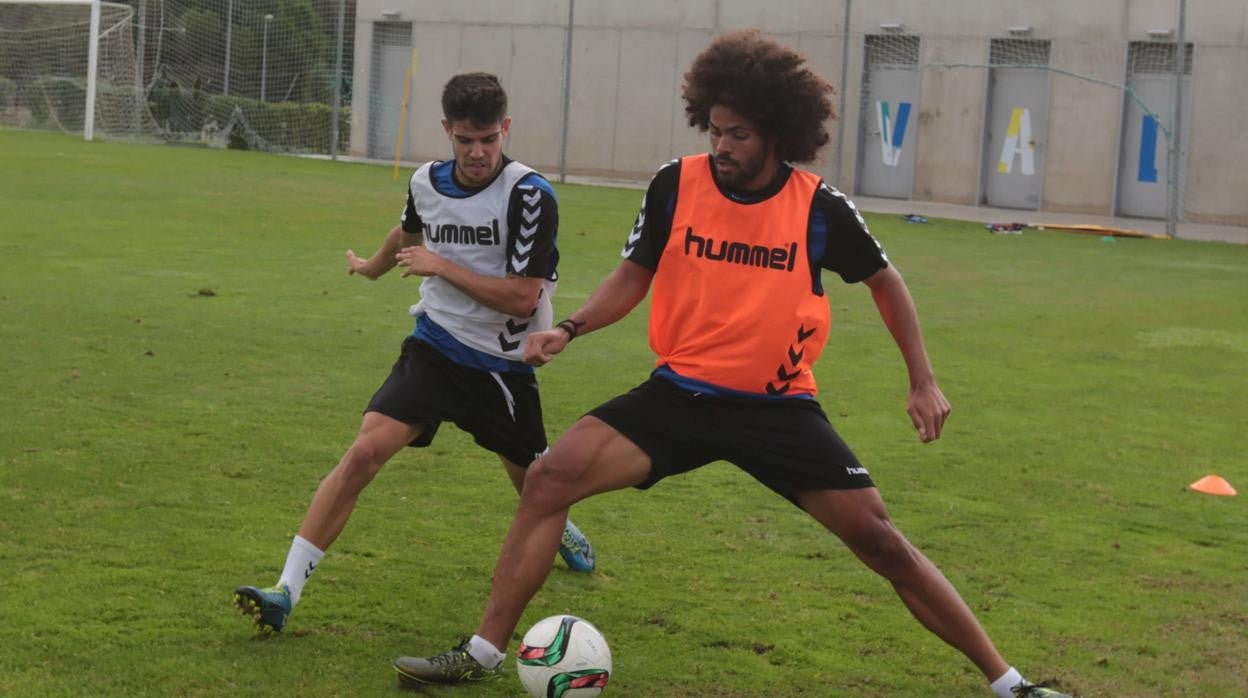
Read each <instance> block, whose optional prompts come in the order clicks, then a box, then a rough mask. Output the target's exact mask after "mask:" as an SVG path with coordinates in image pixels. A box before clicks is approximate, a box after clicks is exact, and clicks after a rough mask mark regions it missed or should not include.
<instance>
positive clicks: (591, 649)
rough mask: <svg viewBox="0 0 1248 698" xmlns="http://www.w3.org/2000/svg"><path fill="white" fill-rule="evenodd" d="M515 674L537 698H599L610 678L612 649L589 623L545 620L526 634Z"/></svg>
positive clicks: (563, 618) (561, 618) (554, 618)
mask: <svg viewBox="0 0 1248 698" xmlns="http://www.w3.org/2000/svg"><path fill="white" fill-rule="evenodd" d="M516 673H517V674H519V675H520V683H522V684H524V688H525V690H527V691H528V692H529V695H531V696H533V697H534V698H581V697H582V696H596V695H599V694H601V693H602V691H603V689H605V688H606V687H607V680H608V679H610V678H611V648H610V647H608V646H607V639H606V638H605V637H603V636H602V633H601V632H599V631H598V628H595V627H594V626H593V624H591V623H590V622H589V621H586V620H584V619H582V618H577V617H576V616H551V617H549V618H543V619H542V620H540V621H538V622H537V623H535V624H534V625H533V627H532V628H529V632H527V633H525V634H524V640H523V641H522V642H521V643H520V650H519V652H517V653H516Z"/></svg>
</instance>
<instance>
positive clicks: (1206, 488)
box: [1188, 475, 1237, 497]
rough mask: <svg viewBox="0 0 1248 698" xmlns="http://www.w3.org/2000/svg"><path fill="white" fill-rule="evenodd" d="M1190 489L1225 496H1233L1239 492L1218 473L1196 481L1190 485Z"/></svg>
mask: <svg viewBox="0 0 1248 698" xmlns="http://www.w3.org/2000/svg"><path fill="white" fill-rule="evenodd" d="M1188 488H1189V489H1193V490H1195V491H1197V492H1204V493H1205V494H1217V495H1222V496H1224V497H1233V496H1235V495H1236V494H1237V492H1235V488H1234V487H1231V483H1229V482H1227V481H1226V480H1223V479H1222V478H1220V477H1218V476H1217V475H1206V476H1204V477H1202V478H1200V479H1199V480H1197V481H1196V482H1193V483H1192V484H1190V485H1188Z"/></svg>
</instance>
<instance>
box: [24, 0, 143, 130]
mask: <svg viewBox="0 0 1248 698" xmlns="http://www.w3.org/2000/svg"><path fill="white" fill-rule="evenodd" d="M133 15H134V10H133V8H131V7H130V6H128V5H125V4H121V3H118V2H104V1H103V0H0V123H2V124H5V125H10V126H19V127H35V128H49V129H55V130H60V131H63V132H65V133H81V134H82V136H83V138H85V139H86V140H92V139H93V138H94V137H95V134H96V132H97V130H98V131H99V132H102V133H104V134H107V135H109V136H116V137H126V136H142V135H154V134H155V133H156V128H155V123H154V122H153V120H152V117H151V114H150V112H149V111H148V108H147V100H146V98H145V95H144V90H143V85H142V82H141V80H140V77H139V68H138V62H137V59H136V56H135V47H134V41H133V36H132V32H131V26H132V25H131V19H132V17H133Z"/></svg>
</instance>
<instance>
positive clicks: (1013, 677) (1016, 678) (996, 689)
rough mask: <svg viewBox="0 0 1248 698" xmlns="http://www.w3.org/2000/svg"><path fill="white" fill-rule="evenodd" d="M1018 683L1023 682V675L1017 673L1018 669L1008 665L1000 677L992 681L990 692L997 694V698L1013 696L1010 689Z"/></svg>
mask: <svg viewBox="0 0 1248 698" xmlns="http://www.w3.org/2000/svg"><path fill="white" fill-rule="evenodd" d="M1020 683H1023V675H1022V674H1020V673H1018V669H1015V668H1014V667H1010V670H1009V671H1007V672H1005V673H1004V674H1002V675H1001V678H999V679H997V680H996V681H993V682H992V692H993V693H995V694H997V698H1014V692H1013V691H1011V690H1010V689H1011V688H1014V687H1015V686H1017V685H1019V684H1020Z"/></svg>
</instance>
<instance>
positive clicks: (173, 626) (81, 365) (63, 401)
mask: <svg viewBox="0 0 1248 698" xmlns="http://www.w3.org/2000/svg"><path fill="white" fill-rule="evenodd" d="M403 188H404V182H402V181H400V182H395V181H393V180H392V178H391V172H390V169H389V168H381V167H371V166H364V165H347V164H335V163H329V162H321V161H312V160H301V159H293V158H283V157H277V156H271V155H262V154H256V153H248V152H234V151H227V152H222V151H209V150H198V149H184V148H183V149H179V148H172V147H161V146H137V145H127V144H118V143H100V142H96V143H83V142H81V141H80V140H76V139H72V138H68V137H62V136H56V135H48V134H40V133H30V132H17V131H2V130H0V212H2V213H0V347H2V351H3V361H0V425H2V426H0V694H5V695H15V696H50V695H106V696H133V695H141V694H146V695H180V696H181V695H202V696H216V695H275V696H278V695H280V696H290V695H301V696H322V695H343V696H346V695H352V696H354V695H361V696H387V695H396V693H397V691H398V689H396V687H395V681H394V676H393V673H392V671H391V669H390V661H391V660H392V659H393V658H394V657H395V656H397V655H399V654H415V653H428V652H433V651H440V650H442V649H444V648H446V647H447V646H449V645H450V644H451V643H453V642H454V641H456V640H457V639H458V638H459V637H460V636H462V635H463V634H466V633H470V632H471V631H472V629H473V628H474V627H475V625H476V621H477V618H478V614H479V611H480V608H481V605H482V603H483V601H484V598H485V596H486V594H487V592H488V587H489V576H490V572H491V570H492V569H493V563H494V558H495V554H496V553H497V550H498V544H499V541H501V538H502V535H503V533H504V532H505V530H506V527H507V525H508V523H509V521H510V515H511V512H512V508H513V506H514V501H515V497H514V495H513V494H512V493H511V491H510V489H509V485H508V484H507V482H506V480H505V478H504V476H503V473H502V471H501V468H499V467H498V466H497V462H496V460H495V459H494V458H493V457H491V456H488V455H486V454H484V453H482V452H480V451H478V450H476V449H475V447H473V446H472V444H471V441H470V439H468V438H467V437H465V436H464V435H463V434H461V433H459V432H458V431H456V430H455V429H453V428H449V427H448V428H447V429H444V430H443V431H442V432H441V433H440V434H439V437H438V440H437V441H436V443H435V444H434V446H433V447H431V448H430V449H428V450H427V451H423V452H418V451H414V450H408V451H407V452H405V453H402V454H400V455H399V456H398V457H397V458H396V459H395V460H394V461H392V462H391V463H390V464H389V465H388V466H387V467H386V468H385V469H383V471H382V473H381V475H379V476H378V478H377V480H376V481H375V482H374V483H373V485H372V486H371V487H370V488H369V490H368V491H367V492H366V493H365V495H364V497H363V498H362V499H361V502H360V506H359V508H358V509H357V510H356V513H355V516H354V517H353V519H352V521H351V523H350V525H349V526H348V527H347V530H346V532H345V533H344V534H343V536H342V537H341V538H340V539H339V541H338V543H337V545H335V546H334V547H333V548H332V550H331V551H330V554H329V556H328V557H327V558H326V559H325V561H324V562H323V564H322V566H321V568H320V571H319V572H318V573H317V575H316V576H315V577H313V579H312V580H311V582H310V583H309V585H308V587H307V588H306V589H305V592H304V599H303V603H302V604H301V605H300V606H299V608H298V609H297V610H296V612H295V613H294V615H292V617H291V623H290V625H289V626H288V631H287V632H285V633H283V634H281V635H278V636H274V637H270V638H257V637H256V636H254V634H253V633H252V631H251V629H250V626H249V624H248V623H247V622H246V620H245V619H243V618H242V617H240V616H238V615H237V613H236V612H235V611H234V610H233V609H232V607H231V605H230V599H231V592H232V590H233V588H234V587H235V586H237V585H239V584H263V585H268V584H270V583H272V582H273V581H274V580H275V579H276V577H277V574H278V572H280V568H281V564H282V561H283V559H284V556H285V553H286V549H287V547H288V545H289V541H290V537H291V535H293V533H294V531H295V529H296V528H297V526H298V523H299V520H300V519H301V517H302V515H303V512H304V510H305V507H306V506H307V502H308V500H309V498H310V496H311V494H312V492H313V490H314V489H315V487H316V484H317V481H318V478H319V477H321V476H322V475H323V474H324V473H326V472H327V471H328V470H329V469H330V468H331V467H332V466H333V464H334V463H335V462H336V461H337V459H338V457H339V456H340V454H341V452H342V451H343V450H344V449H345V448H346V446H347V445H348V444H349V443H350V440H351V438H352V436H353V435H354V430H355V428H356V426H357V425H358V420H359V414H360V410H361V409H362V407H363V406H364V404H365V403H366V401H367V399H368V397H369V396H370V395H371V394H372V391H373V390H374V389H375V388H376V386H377V385H378V384H380V382H381V380H382V379H383V378H384V377H385V375H386V373H387V371H388V370H389V366H390V364H391V362H392V361H393V359H394V357H395V356H396V353H397V349H398V345H399V342H400V341H401V339H402V338H403V336H404V335H405V334H407V333H408V332H409V331H410V324H409V318H408V317H407V316H406V314H405V309H406V308H407V306H408V304H409V303H411V302H413V301H414V299H415V297H416V282H415V281H414V280H412V279H400V278H399V277H398V275H397V274H392V275H391V276H388V277H385V278H383V279H381V280H379V281H378V282H376V283H370V282H368V281H365V280H363V279H360V278H358V277H348V276H347V275H346V274H345V263H344V260H343V251H344V250H345V249H347V248H348V247H351V248H354V249H355V250H356V251H357V252H361V253H369V252H371V251H372V250H373V249H375V248H376V246H377V244H378V243H379V242H380V240H381V237H382V236H383V235H384V233H385V232H386V231H387V230H388V229H389V227H390V226H391V225H393V223H394V222H395V220H396V218H397V216H398V213H399V211H400V208H401V206H402V203H403V196H404V194H403V191H404V189H403ZM558 192H559V196H560V200H561V214H562V215H561V218H562V231H561V236H560V247H561V251H562V253H563V260H564V261H563V263H562V267H561V271H562V277H563V280H562V282H561V286H560V290H559V295H558V296H557V298H556V304H557V306H558V307H557V310H556V312H557V314H565V313H567V312H570V311H571V310H573V309H574V308H575V307H576V306H577V305H578V304H579V303H580V302H581V301H582V300H583V299H584V298H585V297H586V295H587V294H588V293H589V292H590V291H591V290H592V288H593V287H594V286H595V285H596V283H597V282H598V280H599V279H601V278H602V277H603V276H604V275H605V274H606V273H607V272H608V271H609V270H610V269H611V268H612V267H613V266H614V265H615V264H616V262H617V260H618V257H617V253H618V250H619V248H620V246H621V244H622V242H623V239H624V236H625V235H626V234H627V231H628V228H629V226H630V225H631V223H632V219H633V215H634V213H635V210H636V205H637V203H638V202H639V200H640V192H637V191H628V190H613V189H600V188H591V187H582V186H571V185H569V186H560V187H558ZM868 219H869V221H870V223H871V224H872V228H873V231H874V232H875V234H876V235H877V237H878V238H879V239H880V240H881V242H882V243H883V244H884V246H885V249H887V250H888V252H889V254H890V256H891V258H892V259H893V261H894V262H895V263H896V264H897V266H898V268H899V269H900V270H901V271H902V273H903V274H905V276H906V278H907V280H908V282H909V283H910V286H911V289H912V291H913V293H914V295H915V297H916V300H917V303H918V305H919V309H920V313H921V316H922V319H923V324H924V329H925V332H926V337H927V341H928V349H929V352H930V354H931V356H932V359H933V362H934V365H935V367H936V370H937V374H938V376H939V378H940V380H941V384H942V387H943V389H944V391H945V393H946V395H948V396H949V398H950V400H951V402H952V403H953V405H954V413H953V416H952V417H951V419H950V421H949V423H948V425H947V427H946V433H945V436H944V438H942V439H941V440H940V441H939V442H937V443H935V444H931V445H926V446H924V445H922V444H920V443H919V442H918V440H917V438H916V437H915V436H914V433H913V430H912V428H911V427H910V425H909V421H908V418H907V417H906V414H905V411H904V408H905V391H906V378H905V371H904V368H903V365H902V362H901V360H900V357H899V355H898V352H897V350H896V348H895V347H894V346H893V344H892V342H891V340H890V339H889V337H888V334H887V332H886V331H885V330H884V328H883V326H882V324H881V323H880V321H879V318H878V316H877V315H876V314H875V311H874V307H873V306H872V305H871V303H870V298H869V294H868V293H867V291H866V289H865V288H863V287H861V286H852V287H851V286H845V285H844V284H842V283H840V281H839V280H837V279H835V278H828V279H826V284H827V288H828V289H829V290H830V298H831V303H832V305H833V310H834V314H835V317H836V320H835V325H834V329H833V333H832V339H831V341H830V343H829V346H828V349H827V350H826V351H825V353H824V358H823V359H822V361H821V363H820V365H819V367H818V377H819V380H820V385H821V400H822V402H823V404H824V406H825V408H826V409H827V411H828V414H829V415H830V416H831V417H832V419H833V421H834V423H835V424H836V426H837V428H838V430H839V431H840V432H841V434H842V435H843V436H844V437H845V438H846V440H847V441H849V443H850V444H852V445H853V446H854V447H855V450H856V451H857V452H858V455H859V457H860V458H861V459H862V460H863V462H864V463H865V464H866V465H867V466H868V467H869V468H870V469H871V472H872V475H873V477H874V478H875V480H876V482H877V483H878V484H879V486H880V488H881V491H882V492H883V493H884V496H885V499H886V500H887V501H888V502H889V504H890V507H891V511H892V514H893V516H894V518H895V519H896V520H897V522H898V524H899V525H900V527H901V528H902V530H903V531H905V532H906V533H907V535H908V536H909V537H910V538H911V540H913V541H914V542H915V543H916V544H917V545H918V546H919V547H920V548H922V549H923V550H924V551H925V552H926V553H927V554H928V555H929V557H931V558H932V559H933V560H934V561H936V563H937V564H938V565H940V566H941V567H942V569H943V570H944V572H945V573H946V575H947V576H948V577H949V578H950V579H951V580H952V581H953V582H954V584H955V585H957V586H958V588H959V589H960V590H961V591H962V593H963V595H964V596H965V597H966V598H967V601H968V602H969V603H970V605H971V606H972V607H973V608H974V609H975V610H976V611H977V612H978V613H979V615H980V618H981V620H982V621H983V623H984V624H985V626H986V627H987V628H988V630H989V632H990V634H992V636H993V638H994V640H995V641H996V643H997V645H998V647H999V648H1000V649H1001V650H1002V652H1003V653H1004V654H1005V656H1006V658H1007V660H1009V661H1011V662H1012V663H1014V664H1016V665H1017V666H1019V667H1020V668H1021V669H1022V670H1023V671H1024V672H1025V673H1026V674H1028V675H1029V676H1031V677H1032V678H1033V679H1045V680H1053V681H1055V682H1056V684H1057V685H1058V686H1060V687H1062V688H1064V689H1066V690H1068V691H1071V692H1075V693H1078V694H1080V695H1083V696H1210V697H1212V696H1219V697H1220V696H1243V695H1248V497H1246V496H1243V495H1241V496H1239V497H1233V498H1215V497H1209V496H1205V495H1200V494H1195V493H1192V492H1189V491H1187V490H1186V489H1185V486H1186V485H1187V484H1188V483H1190V482H1192V481H1194V480H1196V479H1197V478H1199V477H1201V476H1203V475H1206V474H1209V473H1218V474H1221V475H1223V476H1224V477H1226V478H1227V479H1228V480H1230V482H1231V483H1232V484H1234V485H1236V486H1237V487H1238V488H1239V489H1240V491H1241V492H1242V493H1244V494H1248V458H1245V455H1244V435H1245V431H1246V430H1248V417H1246V416H1245V415H1248V370H1246V368H1245V366H1246V365H1248V248H1245V247H1236V246H1229V245H1220V244H1210V243H1204V244H1202V243H1188V242H1178V241H1169V242H1161V241H1141V240H1125V239H1124V240H1117V241H1115V242H1104V241H1102V240H1101V239H1099V238H1097V237H1087V236H1078V235H1068V234H1062V233H1052V232H1033V231H1028V232H1027V233H1025V234H1023V235H1021V236H993V235H989V234H987V233H986V232H985V231H984V230H983V228H982V227H981V226H979V225H976V224H971V223H960V222H952V221H933V222H932V223H931V224H928V225H907V224H904V223H902V222H900V221H899V220H896V219H895V218H893V217H887V218H881V217H871V216H868ZM650 363H651V355H650V353H649V350H648V348H647V346H646V341H645V313H644V312H638V313H636V314H635V316H633V317H630V318H627V319H626V320H624V321H622V322H621V323H619V324H617V325H615V326H613V327H611V328H608V329H607V330H604V331H602V332H600V333H598V334H595V335H591V336H589V337H587V338H583V339H580V340H578V341H577V342H576V344H575V345H574V346H573V348H572V350H570V351H569V353H568V354H567V355H565V356H563V357H561V358H560V359H559V360H558V361H556V362H555V363H554V364H552V365H551V366H550V367H548V368H545V369H543V370H542V372H541V374H540V377H541V380H542V385H543V393H544V403H545V409H546V413H547V418H548V429H549V432H550V435H551V437H552V438H554V437H557V436H558V434H559V433H561V432H562V431H563V430H564V429H566V428H567V426H568V425H569V424H571V423H572V421H573V420H575V419H576V418H577V417H578V416H579V415H580V414H581V413H582V412H583V411H585V410H587V409H589V408H591V407H593V406H595V405H597V404H598V403H599V402H601V401H603V400H605V399H607V398H609V397H612V396H614V395H616V394H618V393H620V392H622V391H624V390H626V389H628V388H630V387H631V386H633V385H634V384H636V383H638V382H640V381H641V380H643V379H644V377H645V375H646V373H647V371H648V369H649V366H650ZM573 513H574V516H575V518H576V520H577V521H578V523H579V524H580V525H581V527H582V529H584V530H585V531H586V533H587V534H589V536H590V537H591V539H592V540H593V541H594V544H595V546H596V547H597V549H598V552H599V571H598V572H597V573H595V574H594V575H592V576H578V575H574V574H572V573H569V572H567V571H566V570H565V569H563V568H562V566H561V565H560V567H559V568H558V569H556V570H555V571H554V573H553V574H552V575H551V578H550V581H549V582H548V583H547V585H546V587H545V588H544V589H543V591H542V592H541V593H540V594H539V595H538V597H537V598H536V600H535V602H534V603H533V605H532V606H531V607H530V608H529V610H528V612H527V614H526V615H525V617H524V620H523V621H522V624H521V625H522V629H523V628H524V627H527V626H528V625H529V624H531V623H532V622H535V621H536V620H538V619H540V618H542V617H544V616H547V615H551V614H554V613H560V612H571V613H575V614H578V615H582V616H585V617H586V618H589V619H591V620H592V621H594V622H595V623H596V624H597V625H598V626H599V627H601V628H602V629H603V630H604V632H605V633H606V634H607V636H608V639H609V640H610V642H611V645H612V649H613V652H614V655H615V669H616V674H615V676H614V677H613V680H612V687H611V689H610V690H609V694H611V695H617V696H661V697H667V696H677V697H692V696H703V697H708V698H709V697H716V698H723V697H734V696H879V697H895V696H920V695H942V696H982V695H986V693H987V689H986V687H985V686H984V684H983V682H982V680H981V678H980V677H979V676H978V674H977V673H976V672H975V671H974V670H973V669H972V667H971V666H970V665H969V663H968V662H966V661H965V660H964V659H963V658H962V657H961V656H960V655H958V654H957V653H956V652H954V651H953V650H951V649H950V648H948V647H946V646H945V645H943V644H942V643H941V642H940V641H939V640H937V639H936V638H935V637H934V636H932V635H929V634H928V633H926V632H925V631H923V630H922V629H921V628H920V626H919V625H918V624H917V623H915V622H914V621H913V620H912V619H911V618H910V616H909V614H908V613H907V612H906V611H905V609H904V607H903V606H902V604H901V603H900V602H899V601H898V600H897V598H896V597H895V595H894V594H893V592H892V591H891V588H890V587H888V585H887V584H885V583H884V582H883V581H882V580H880V579H879V578H877V577H875V576H874V575H873V574H872V573H870V572H869V571H867V570H866V569H865V568H864V567H862V566H861V565H860V564H859V563H857V562H856V561H855V560H854V559H853V558H852V557H851V556H850V555H849V554H848V553H847V552H846V551H845V550H844V549H843V547H842V546H841V545H840V544H839V543H838V542H837V541H836V540H834V539H831V538H830V537H829V536H827V535H825V534H823V533H822V532H821V529H819V528H818V527H817V526H816V525H815V524H814V523H813V522H811V521H809V520H808V519H807V518H806V517H805V516H804V515H803V514H801V513H800V512H798V511H797V510H795V509H793V508H792V507H790V506H789V505H788V504H787V503H785V502H784V501H782V500H780V499H778V498H777V497H775V496H774V495H771V494H770V493H769V492H767V491H765V490H764V489H763V488H761V487H759V486H756V485H755V484H753V482H752V481H751V480H749V479H748V478H747V477H746V476H744V475H742V474H740V473H738V472H737V471H736V470H735V469H734V468H732V467H730V466H727V465H724V464H717V465H714V466H711V467H708V468H705V469H703V470H700V471H698V472H695V473H693V474H691V475H688V476H685V477H682V478H677V479H673V480H670V481H667V482H664V483H663V484H661V485H660V486H658V487H657V488H655V489H654V490H652V491H650V492H649V493H638V492H633V491H628V492H620V493H614V494H610V495H606V496H602V497H598V498H595V499H592V500H590V501H588V502H585V503H582V504H580V505H578V506H577V507H576V508H575V509H574V510H573ZM510 667H511V664H510V660H509V670H510ZM520 692H521V691H520V686H519V682H518V681H516V680H515V679H514V677H512V678H510V679H508V680H507V681H505V682H503V683H499V684H494V685H492V686H489V687H482V688H481V689H480V690H476V691H474V690H431V691H429V694H431V695H445V696H451V695H470V694H471V695H481V696H508V695H518V694H520Z"/></svg>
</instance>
